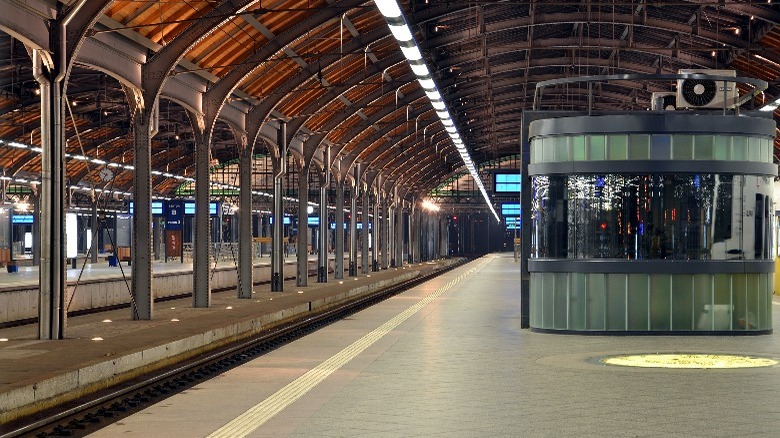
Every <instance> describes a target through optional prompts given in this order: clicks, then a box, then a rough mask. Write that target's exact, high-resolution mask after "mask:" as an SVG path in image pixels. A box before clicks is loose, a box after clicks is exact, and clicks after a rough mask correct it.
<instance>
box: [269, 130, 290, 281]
mask: <svg viewBox="0 0 780 438" xmlns="http://www.w3.org/2000/svg"><path fill="white" fill-rule="evenodd" d="M277 144H278V145H279V162H278V163H277V165H276V166H275V167H276V168H275V169H274V211H273V218H274V224H273V239H272V245H271V292H282V291H283V290H284V240H283V239H282V237H283V236H282V233H284V210H283V208H282V207H283V205H282V200H283V199H282V196H284V192H283V191H282V183H283V182H284V174H285V172H286V163H287V122H284V121H280V122H279V130H278V131H277Z"/></svg>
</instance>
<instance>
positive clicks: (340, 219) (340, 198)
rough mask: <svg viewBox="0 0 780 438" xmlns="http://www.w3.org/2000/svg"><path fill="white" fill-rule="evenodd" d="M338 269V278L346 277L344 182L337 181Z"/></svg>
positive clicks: (336, 248)
mask: <svg viewBox="0 0 780 438" xmlns="http://www.w3.org/2000/svg"><path fill="white" fill-rule="evenodd" d="M335 234H336V244H335V250H336V270H335V272H334V275H333V276H334V277H335V278H336V279H337V280H340V279H342V278H344V183H342V182H340V181H337V182H336V233H335Z"/></svg>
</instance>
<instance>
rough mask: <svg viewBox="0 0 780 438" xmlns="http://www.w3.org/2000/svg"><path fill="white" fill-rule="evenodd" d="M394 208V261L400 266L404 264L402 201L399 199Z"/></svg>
mask: <svg viewBox="0 0 780 438" xmlns="http://www.w3.org/2000/svg"><path fill="white" fill-rule="evenodd" d="M395 209H396V210H395V214H396V219H395V227H396V230H395V263H396V266H398V267H401V266H403V265H404V202H403V201H402V200H400V199H399V200H398V204H397V205H396V207H395Z"/></svg>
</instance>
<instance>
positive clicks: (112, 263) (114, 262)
mask: <svg viewBox="0 0 780 438" xmlns="http://www.w3.org/2000/svg"><path fill="white" fill-rule="evenodd" d="M108 266H109V267H112V266H113V267H116V266H119V264H118V263H117V257H116V256H114V255H111V256H108Z"/></svg>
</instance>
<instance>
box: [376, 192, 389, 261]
mask: <svg viewBox="0 0 780 438" xmlns="http://www.w3.org/2000/svg"><path fill="white" fill-rule="evenodd" d="M380 208H381V210H382V211H381V216H382V221H381V223H382V228H381V234H380V235H379V248H380V249H381V262H380V266H381V267H382V269H387V267H388V263H389V261H390V258H389V257H388V250H389V248H388V241H387V229H388V225H389V223H388V221H387V217H388V211H387V195H385V196H382V204H381V206H380ZM377 222H379V221H377Z"/></svg>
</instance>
